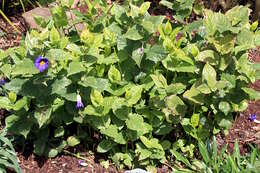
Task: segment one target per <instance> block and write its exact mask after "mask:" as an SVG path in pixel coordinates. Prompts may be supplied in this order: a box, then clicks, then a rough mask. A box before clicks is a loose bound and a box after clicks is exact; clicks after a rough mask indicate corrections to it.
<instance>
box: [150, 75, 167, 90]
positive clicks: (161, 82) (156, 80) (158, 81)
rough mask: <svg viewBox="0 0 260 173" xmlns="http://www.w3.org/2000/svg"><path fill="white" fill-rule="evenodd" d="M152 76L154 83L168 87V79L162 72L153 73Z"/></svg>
mask: <svg viewBox="0 0 260 173" xmlns="http://www.w3.org/2000/svg"><path fill="white" fill-rule="evenodd" d="M150 76H151V78H152V79H153V82H154V84H155V85H156V86H157V87H158V88H166V87H167V81H166V79H165V77H164V76H163V75H162V74H158V75H153V74H151V75H150Z"/></svg>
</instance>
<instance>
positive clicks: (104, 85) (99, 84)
mask: <svg viewBox="0 0 260 173" xmlns="http://www.w3.org/2000/svg"><path fill="white" fill-rule="evenodd" d="M79 84H80V85H82V86H84V87H91V88H93V89H96V90H98V91H100V92H102V91H104V90H108V89H109V87H110V83H109V80H108V79H103V78H95V77H93V76H89V77H86V78H83V81H82V82H79Z"/></svg>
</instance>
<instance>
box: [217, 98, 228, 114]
mask: <svg viewBox="0 0 260 173" xmlns="http://www.w3.org/2000/svg"><path fill="white" fill-rule="evenodd" d="M218 108H219V110H220V111H222V112H223V113H224V114H225V115H228V113H229V112H230V111H231V107H230V104H229V103H228V102H226V101H221V102H220V103H219V105H218Z"/></svg>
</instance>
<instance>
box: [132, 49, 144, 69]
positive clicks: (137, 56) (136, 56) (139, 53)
mask: <svg viewBox="0 0 260 173" xmlns="http://www.w3.org/2000/svg"><path fill="white" fill-rule="evenodd" d="M143 51H144V50H143V48H142V47H137V48H136V49H135V50H134V51H133V52H132V59H133V60H134V61H135V63H136V65H137V66H138V67H139V68H140V67H141V62H142V59H143V56H144V52H143Z"/></svg>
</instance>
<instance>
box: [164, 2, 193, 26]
mask: <svg viewBox="0 0 260 173" xmlns="http://www.w3.org/2000/svg"><path fill="white" fill-rule="evenodd" d="M193 3H194V0H174V1H167V0H161V1H160V5H163V6H166V7H167V8H169V9H171V10H173V11H174V12H175V15H174V19H175V20H178V21H181V22H183V21H184V19H185V18H187V17H189V16H190V14H191V12H192V7H193ZM196 4H198V2H196Z"/></svg>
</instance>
